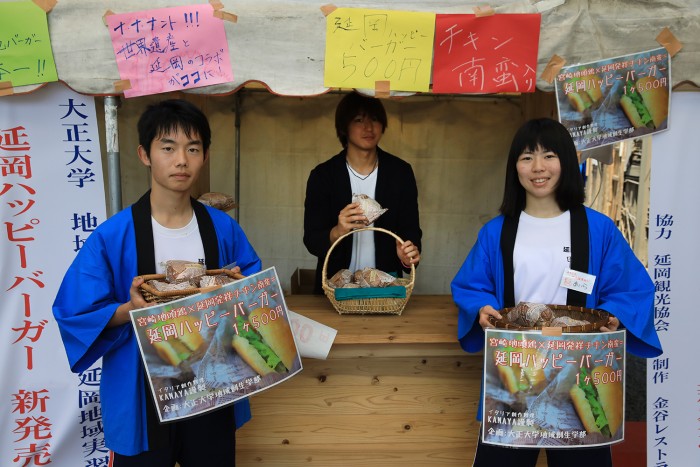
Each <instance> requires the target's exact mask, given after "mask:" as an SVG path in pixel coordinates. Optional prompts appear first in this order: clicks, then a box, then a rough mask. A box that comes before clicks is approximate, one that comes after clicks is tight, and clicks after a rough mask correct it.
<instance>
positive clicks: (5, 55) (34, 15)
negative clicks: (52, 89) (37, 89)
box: [0, 2, 58, 87]
mask: <svg viewBox="0 0 700 467" xmlns="http://www.w3.org/2000/svg"><path fill="white" fill-rule="evenodd" d="M0 31H1V32H2V35H1V36H0V81H11V82H12V85H13V86H15V87H16V86H22V85H25V84H38V83H48V82H50V81H57V80H58V74H57V73H56V64H55V63H54V59H53V53H52V51H51V40H50V38H49V27H48V22H47V21H46V12H45V11H44V10H42V9H41V8H39V7H38V6H37V5H35V4H34V3H33V2H0Z"/></svg>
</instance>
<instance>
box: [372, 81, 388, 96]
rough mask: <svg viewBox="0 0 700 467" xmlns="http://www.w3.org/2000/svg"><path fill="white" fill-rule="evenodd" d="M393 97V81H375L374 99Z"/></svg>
mask: <svg viewBox="0 0 700 467" xmlns="http://www.w3.org/2000/svg"><path fill="white" fill-rule="evenodd" d="M390 95H391V81H375V82H374V97H379V98H381V97H389V96H390Z"/></svg>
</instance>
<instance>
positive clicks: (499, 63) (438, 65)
mask: <svg viewBox="0 0 700 467" xmlns="http://www.w3.org/2000/svg"><path fill="white" fill-rule="evenodd" d="M539 39H540V15H538V14H496V15H491V16H484V17H478V18H477V17H476V16H475V15H436V18H435V50H434V55H433V92H434V93H460V94H466V93H470V94H482V93H495V92H534V91H535V84H536V80H537V73H536V72H537V49H538V47H539Z"/></svg>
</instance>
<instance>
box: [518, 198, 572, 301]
mask: <svg viewBox="0 0 700 467" xmlns="http://www.w3.org/2000/svg"><path fill="white" fill-rule="evenodd" d="M570 218H571V215H570V213H569V211H566V212H564V213H563V214H561V215H560V216H557V217H551V218H539V217H533V216H530V215H529V214H526V213H525V212H522V213H521V214H520V221H519V222H518V234H517V235H516V237H515V248H514V250H513V273H514V289H515V290H514V292H515V303H516V304H517V303H519V302H521V301H526V302H534V303H551V304H560V305H563V304H566V295H567V289H566V288H564V287H561V286H560V285H559V284H560V283H561V278H562V275H563V274H564V271H565V270H566V269H569V267H570V262H571V222H570Z"/></svg>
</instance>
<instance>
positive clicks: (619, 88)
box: [554, 47, 671, 151]
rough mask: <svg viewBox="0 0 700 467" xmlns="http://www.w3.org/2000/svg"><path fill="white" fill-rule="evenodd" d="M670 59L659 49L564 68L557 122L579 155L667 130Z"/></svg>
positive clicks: (560, 76) (557, 86) (558, 85)
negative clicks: (567, 131)
mask: <svg viewBox="0 0 700 467" xmlns="http://www.w3.org/2000/svg"><path fill="white" fill-rule="evenodd" d="M670 83H671V61H670V58H669V54H668V52H667V51H666V49H664V48H663V47H661V48H658V49H653V50H649V51H646V52H641V53H636V54H632V55H625V56H622V57H616V58H611V59H606V60H601V61H597V62H590V63H584V64H579V65H573V66H566V67H562V69H561V70H560V71H559V73H558V74H557V77H556V79H555V83H554V84H555V86H554V89H555V92H556V96H557V107H558V110H559V121H560V122H561V123H562V124H563V125H564V126H565V127H566V128H567V129H568V130H569V132H570V133H571V136H572V137H573V139H574V143H575V144H576V148H577V149H578V150H579V151H583V150H586V149H592V148H595V147H598V146H605V145H607V144H612V143H616V142H618V141H622V140H625V139H630V138H638V137H640V136H645V135H649V134H652V133H657V132H660V131H664V130H667V129H668V128H669V126H668V115H669V106H670V102H671V100H670Z"/></svg>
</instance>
